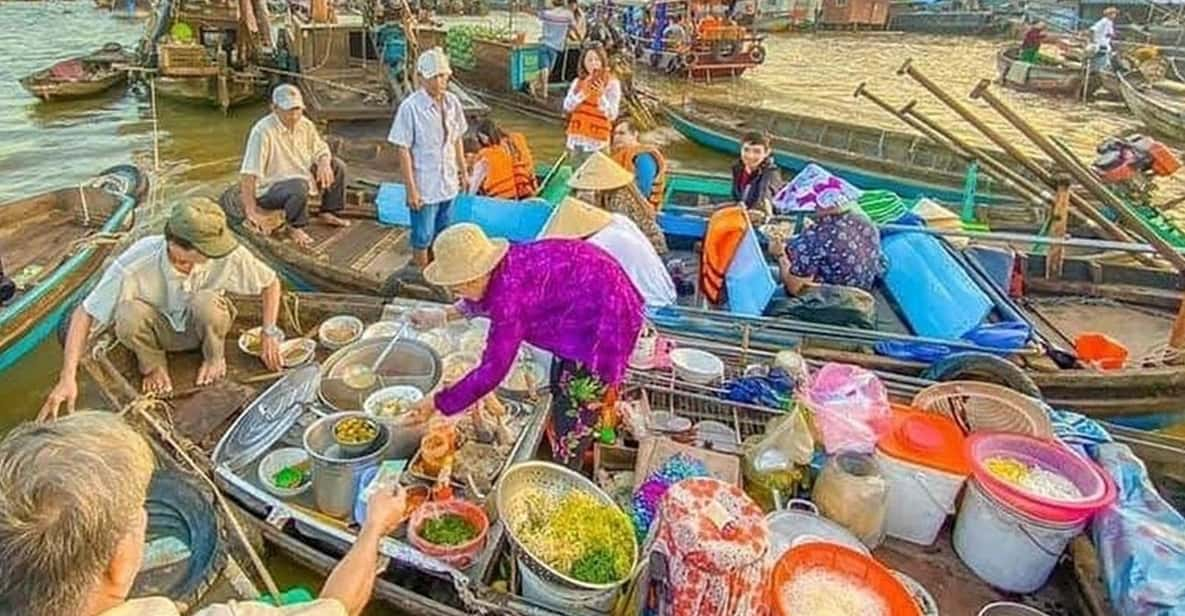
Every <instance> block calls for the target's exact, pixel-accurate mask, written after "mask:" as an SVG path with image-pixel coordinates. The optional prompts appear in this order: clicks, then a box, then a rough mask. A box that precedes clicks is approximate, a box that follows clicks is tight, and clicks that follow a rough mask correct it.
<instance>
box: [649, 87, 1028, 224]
mask: <svg viewBox="0 0 1185 616" xmlns="http://www.w3.org/2000/svg"><path fill="white" fill-rule="evenodd" d="M663 111H664V113H665V114H666V116H667V119H668V120H669V121H670V123H671V126H673V127H674V128H675V130H677V131H679V132H680V133H682V134H683V136H685V137H687V138H688V139H690V140H691V141H694V142H696V143H698V144H700V145H702V146H704V147H708V148H711V149H713V150H717V151H720V152H725V153H728V154H735V155H740V151H741V138H742V136H743V135H744V133H746V132H749V131H758V132H764V133H766V134H768V135H770V136H771V137H772V140H773V148H774V158H775V160H776V161H777V163H778V165H779V166H780V167H782V168H784V169H788V170H790V171H791V172H794V173H797V172H798V171H801V170H802V169H803V167H805V166H806V165H808V164H810V163H817V164H819V165H822V166H823V167H825V168H827V169H828V170H830V171H831V172H833V173H835V174H837V175H839V176H841V177H843V178H844V179H846V180H847V181H849V182H851V183H852V184H853V185H855V186H857V187H859V188H863V189H886V190H891V191H893V192H895V193H897V194H898V195H900V196H902V197H904V198H914V197H921V196H928V197H930V198H932V199H935V200H938V201H942V202H946V203H961V202H962V201H963V185H964V183H965V181H966V172H967V161H966V160H965V159H963V158H962V157H961V156H958V155H956V154H955V153H954V152H951V151H950V150H947V149H945V148H942V147H940V146H937V145H934V144H933V143H931V142H930V141H929V140H927V139H925V138H924V137H921V136H918V135H914V134H909V133H903V132H897V131H892V130H885V129H880V128H873V127H867V126H861V125H858V124H851V123H848V122H842V121H838V120H826V119H823V118H817V117H813V116H808V115H801V114H794V113H787V112H782V111H770V110H766V109H762V108H759V107H749V106H745V105H735V104H731V103H719V102H712V101H707V100H703V99H691V100H690V101H689V102H687V103H685V104H683V105H682V106H675V105H668V106H664V108H663ZM997 158H998V159H999V160H1001V161H1006V159H1005V158H1004V155H1003V154H1002V153H1001V154H999V155H998V156H997ZM976 193H977V194H976V201H982V202H985V203H1000V202H1007V201H1016V200H1017V198H1016V197H1015V196H1012V195H1009V194H1007V193H1004V192H1001V188H1000V187H998V186H997V185H996V184H995V183H994V182H992V181H991V179H990V178H984V177H982V176H981V177H980V179H979V186H978V187H977V189H976Z"/></svg>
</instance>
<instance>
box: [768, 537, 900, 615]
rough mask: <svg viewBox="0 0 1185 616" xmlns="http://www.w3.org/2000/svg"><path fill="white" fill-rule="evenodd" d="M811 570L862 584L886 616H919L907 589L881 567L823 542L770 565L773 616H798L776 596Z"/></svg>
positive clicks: (798, 549)
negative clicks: (885, 610) (797, 577)
mask: <svg viewBox="0 0 1185 616" xmlns="http://www.w3.org/2000/svg"><path fill="white" fill-rule="evenodd" d="M811 569H826V570H829V571H831V572H833V573H836V574H839V575H842V576H845V577H848V578H851V579H852V580H853V581H855V582H858V583H860V584H862V585H863V586H864V587H865V588H867V589H868V590H870V591H872V592H873V593H875V594H876V595H877V596H879V597H880V598H881V599H883V600H884V602H885V606H886V607H887V608H888V610H889V611H888V613H889V616H921V610H919V609H918V605H917V603H915V602H914V600H913V596H912V595H910V594H909V589H907V588H906V587H905V585H904V584H902V583H901V580H899V579H897V577H896V576H894V575H893V573H892V572H891V571H889V569H887V568H886V567H885V566H884V565H882V564H880V563H879V562H877V561H876V560H874V559H873V558H872V557H871V556H868V555H867V554H862V553H860V552H857V551H856V550H853V549H850V548H846V547H844V546H842V545H837V544H834V543H824V542H811V543H804V544H802V545H799V546H797V547H793V548H790V550H788V551H787V552H786V553H785V554H783V555H782V558H780V559H779V560H778V564H776V565H774V571H773V575H772V576H771V577H770V580H771V582H772V583H771V584H770V603H771V604H773V610H774V611H773V613H774V614H775V616H802V615H800V614H790V613H789V612H787V611H786V610H785V609H784V603H783V601H782V600H781V597H780V596H779V595H780V593H781V589H782V587H783V586H785V585H786V584H788V583H789V582H790V581H791V580H792V579H794V577H795V576H796V575H798V574H799V573H802V572H805V571H808V570H811Z"/></svg>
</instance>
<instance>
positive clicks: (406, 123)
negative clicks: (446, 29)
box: [387, 47, 469, 267]
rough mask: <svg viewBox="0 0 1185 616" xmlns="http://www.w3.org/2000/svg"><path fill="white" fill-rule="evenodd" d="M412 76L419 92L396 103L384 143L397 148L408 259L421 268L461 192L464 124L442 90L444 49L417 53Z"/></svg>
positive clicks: (445, 74)
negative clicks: (408, 229) (406, 211)
mask: <svg viewBox="0 0 1185 616" xmlns="http://www.w3.org/2000/svg"><path fill="white" fill-rule="evenodd" d="M416 72H417V73H419V76H420V88H419V89H418V90H416V91H415V92H413V93H412V95H411V96H408V97H407V98H405V99H403V102H402V103H400V104H399V111H397V112H396V113H395V121H394V123H392V124H391V133H390V135H388V137H387V140H388V141H390V142H391V143H393V144H395V145H396V146H397V147H398V148H399V166H400V171H401V172H402V174H403V181H404V182H405V183H406V184H407V204H408V207H409V209H411V247H412V255H413V256H414V258H415V261H416V264H417V265H419V266H420V267H425V266H427V265H428V262H429V260H430V259H429V255H428V249H429V248H430V247H431V246H432V240H434V239H436V236H437V234H439V233H440V232H441V231H442V230H444V227H445V226H446V225H447V224H448V217H449V208H450V206H451V205H452V203H453V199H454V198H456V196H457V194H458V193H459V192H461V190H462V189H463V188H464V187H463V184H464V183H465V178H464V176H463V175H462V174H463V173H464V170H465V150H464V148H463V146H462V145H461V138H462V137H463V136H464V135H465V131H467V130H469V124H468V123H466V121H465V113H464V111H463V109H462V107H461V101H460V99H458V98H457V97H456V95H454V94H452V93H450V92H449V91H448V80H449V77H450V76H451V75H452V69H451V68H450V67H449V63H448V56H446V55H445V53H444V51H442V50H441V49H440V48H439V47H434V48H432V49H429V50H428V51H425V52H424V53H422V54H420V58H419V60H418V61H417V62H416Z"/></svg>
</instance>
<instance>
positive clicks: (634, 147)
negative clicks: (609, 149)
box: [613, 118, 667, 212]
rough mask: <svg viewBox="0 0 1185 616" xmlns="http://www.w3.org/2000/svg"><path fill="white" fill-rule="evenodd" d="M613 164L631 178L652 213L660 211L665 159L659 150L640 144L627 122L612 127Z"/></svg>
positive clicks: (617, 123)
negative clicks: (619, 166)
mask: <svg viewBox="0 0 1185 616" xmlns="http://www.w3.org/2000/svg"><path fill="white" fill-rule="evenodd" d="M613 162H615V163H617V164H619V165H621V167H622V168H623V169H625V170H626V171H629V172H630V173H632V174H634V185H635V186H637V187H638V192H639V193H641V194H642V195H644V196H645V197H646V199H647V200H648V201H649V202H650V205H651V206H653V207H654V211H656V212H657V211H659V210H660V209H662V200H663V198H664V197H665V196H666V190H667V159H666V158H665V157H664V156H663V155H662V152H660V151H659V149H658V148H656V147H654V146H652V145H647V144H644V143H642V142H641V140H640V138H639V135H638V130H637V129H636V128H634V124H633V122H632V121H630V119H629V118H621V119H620V120H618V121H617V122H616V123H615V124H614V125H613Z"/></svg>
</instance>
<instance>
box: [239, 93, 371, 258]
mask: <svg viewBox="0 0 1185 616" xmlns="http://www.w3.org/2000/svg"><path fill="white" fill-rule="evenodd" d="M239 173H240V174H241V175H242V179H241V180H240V184H239V192H240V195H241V197H242V200H243V212H244V214H246V216H247V219H248V220H249V221H250V224H252V225H254V226H255V227H256V229H257V230H258V231H260V232H261V233H265V234H266V233H268V232H270V231H271V229H272V227H273V226H272V225H271V224H269V223H268V222H267V219H266V216H265V215H264V213H263V212H264V210H283V211H284V221H285V222H286V223H287V224H288V227H289V229H291V233H292V241H294V242H296V243H297V244H298V245H300V246H303V247H308V246H312V244H313V238H312V237H311V236H309V234H308V233H306V232H305V227H307V226H308V224H309V194H310V193H313V194H317V193H319V194H320V195H321V208H320V209H321V213H320V219H321V221H322V222H324V223H325V224H328V225H331V226H334V227H346V226H349V224H350V223H349V222H347V221H345V220H343V219H342V218H340V217H338V215H337V213H338V212H341V211H342V209H343V208H345V207H346V165H345V163H343V162H342V161H341V160H340V159H337V158H335V157H334V156H333V153H332V152H330V151H329V145H328V144H326V143H325V140H324V139H322V138H321V135H319V134H318V133H317V127H316V126H314V125H313V123H312V121H310V120H309V119H308V118H306V117H304V98H303V97H301V95H300V90H299V89H298V88H297V87H296V86H294V85H290V84H283V85H280V86H277V87H276V89H275V90H274V91H273V92H272V112H271V113H270V114H268V115H267V116H266V117H264V118H263V119H262V120H260V121H259V122H256V124H255V126H254V127H253V128H252V129H251V134H250V135H249V136H248V137H247V150H246V153H245V154H244V155H243V165H242V168H241V169H240V170H239Z"/></svg>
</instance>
